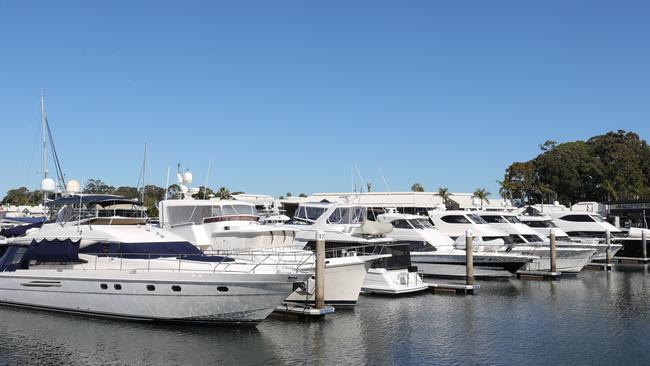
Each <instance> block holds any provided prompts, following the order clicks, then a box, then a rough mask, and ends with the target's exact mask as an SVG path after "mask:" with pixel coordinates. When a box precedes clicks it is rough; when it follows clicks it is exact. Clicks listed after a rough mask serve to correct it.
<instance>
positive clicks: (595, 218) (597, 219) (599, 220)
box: [589, 215, 605, 222]
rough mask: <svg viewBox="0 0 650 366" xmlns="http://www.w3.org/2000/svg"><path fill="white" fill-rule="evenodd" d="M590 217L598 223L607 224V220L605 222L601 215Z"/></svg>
mask: <svg viewBox="0 0 650 366" xmlns="http://www.w3.org/2000/svg"><path fill="white" fill-rule="evenodd" d="M589 216H591V218H593V219H594V220H596V222H605V220H603V218H602V217H600V215H589Z"/></svg>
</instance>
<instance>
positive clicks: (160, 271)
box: [0, 196, 311, 324]
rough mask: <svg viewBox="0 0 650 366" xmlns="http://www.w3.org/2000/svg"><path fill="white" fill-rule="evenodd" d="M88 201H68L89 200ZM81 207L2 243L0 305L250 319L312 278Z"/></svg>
mask: <svg viewBox="0 0 650 366" xmlns="http://www.w3.org/2000/svg"><path fill="white" fill-rule="evenodd" d="M84 198H85V199H84ZM93 198H94V197H93ZM88 199H90V198H89V197H83V196H81V197H79V198H77V197H74V199H73V200H72V201H78V202H80V203H81V205H82V206H85V207H91V206H96V202H97V201H88ZM110 200H112V202H113V203H114V204H115V203H117V199H116V198H110ZM123 203H128V202H127V201H126V200H125V201H124V202H123ZM66 207H67V208H70V207H69V206H68V205H66ZM73 212H78V214H76V215H72V216H66V215H68V214H70V213H73ZM82 213H85V214H88V210H82V209H81V208H80V209H79V211H77V210H76V209H73V210H67V209H66V208H62V209H60V210H59V215H58V216H59V217H58V218H59V219H60V218H62V217H67V218H68V220H66V221H59V220H57V221H55V222H51V223H46V224H44V225H43V226H42V227H41V228H39V229H34V230H31V231H29V232H27V233H26V235H24V236H19V237H14V238H10V239H8V240H7V244H5V245H3V246H1V247H0V252H1V253H0V271H1V272H0V283H1V284H2V286H0V303H2V304H8V305H15V306H24V307H30V308H38V309H46V310H54V311H62V312H69V313H77V314H85V315H95V316H106V317H116V318H123V319H132V320H147V321H174V322H190V323H249V324H256V323H258V322H260V321H262V320H264V319H265V318H266V317H267V316H268V315H269V314H270V313H271V312H273V310H274V309H275V308H276V307H277V306H278V305H280V304H281V303H282V301H283V300H284V299H285V298H286V297H287V295H289V294H290V293H291V292H292V291H294V287H295V286H296V283H300V282H304V281H306V280H307V278H308V277H310V276H311V274H310V273H297V271H291V270H286V268H282V269H278V268H277V267H275V266H260V265H257V264H254V263H247V262H244V261H236V260H233V259H232V258H228V257H223V256H221V257H219V256H206V255H204V254H203V253H201V252H200V251H199V250H198V249H197V248H196V247H195V246H194V245H192V244H191V243H189V242H187V241H186V240H184V239H182V238H180V237H179V236H176V235H174V234H172V233H169V232H167V231H165V230H163V229H160V228H156V227H154V226H151V225H147V224H134V225H129V224H128V221H129V220H135V219H136V218H125V217H98V216H96V215H89V216H85V215H83V214H82Z"/></svg>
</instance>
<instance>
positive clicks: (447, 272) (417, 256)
mask: <svg viewBox="0 0 650 366" xmlns="http://www.w3.org/2000/svg"><path fill="white" fill-rule="evenodd" d="M473 258H474V261H473V262H474V277H477V278H507V277H513V276H514V274H515V273H516V272H517V271H518V270H519V269H521V268H522V267H523V266H524V265H525V264H526V263H527V262H529V261H530V260H531V259H532V258H528V257H519V256H514V255H482V254H479V253H474V256H473ZM411 261H412V262H413V265H416V266H417V267H418V269H419V270H421V271H422V272H423V273H424V274H425V275H427V276H433V277H453V278H464V277H466V274H467V272H466V266H465V255H464V254H437V253H435V252H433V253H421V252H411Z"/></svg>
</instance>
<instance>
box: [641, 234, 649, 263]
mask: <svg viewBox="0 0 650 366" xmlns="http://www.w3.org/2000/svg"><path fill="white" fill-rule="evenodd" d="M645 230H646V229H641V253H642V254H643V259H646V258H648V247H647V246H646V238H645Z"/></svg>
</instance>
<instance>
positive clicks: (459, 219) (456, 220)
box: [440, 215, 472, 224]
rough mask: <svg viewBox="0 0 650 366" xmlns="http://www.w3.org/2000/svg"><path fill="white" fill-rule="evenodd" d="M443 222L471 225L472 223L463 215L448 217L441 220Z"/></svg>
mask: <svg viewBox="0 0 650 366" xmlns="http://www.w3.org/2000/svg"><path fill="white" fill-rule="evenodd" d="M440 219H441V220H442V221H444V222H446V223H449V224H471V223H472V222H471V221H469V219H468V218H467V217H465V216H463V215H447V216H443V217H441V218H440Z"/></svg>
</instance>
